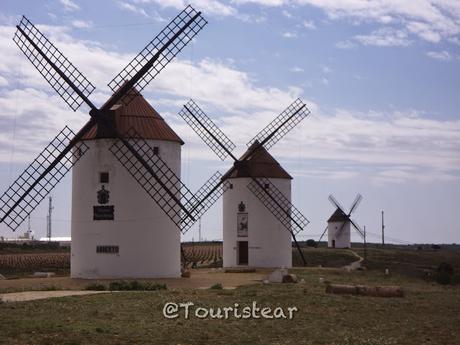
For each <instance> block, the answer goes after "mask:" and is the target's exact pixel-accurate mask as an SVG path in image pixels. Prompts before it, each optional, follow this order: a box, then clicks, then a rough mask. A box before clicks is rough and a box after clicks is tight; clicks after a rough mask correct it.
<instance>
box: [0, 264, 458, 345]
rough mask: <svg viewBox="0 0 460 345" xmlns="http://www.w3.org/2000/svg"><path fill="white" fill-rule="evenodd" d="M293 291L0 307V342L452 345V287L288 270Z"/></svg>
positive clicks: (130, 295)
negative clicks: (253, 310) (357, 288)
mask: <svg viewBox="0 0 460 345" xmlns="http://www.w3.org/2000/svg"><path fill="white" fill-rule="evenodd" d="M294 271H295V273H296V274H298V275H299V276H300V277H301V278H303V279H305V283H299V284H273V285H252V286H245V287H241V288H237V289H235V290H211V289H207V290H191V289H183V290H174V291H172V290H171V291H152V292H119V293H109V294H104V295H94V296H85V297H65V298H57V299H49V300H42V301H30V302H19V303H14V304H13V303H2V304H0V320H2V322H1V323H0V343H1V344H100V343H107V344H161V345H165V344H249V343H252V344H320V345H321V344H328V345H331V344H336V345H338V344H343V345H373V344H375V345H387V344H458V343H459V336H460V330H459V328H458V325H459V324H460V293H459V292H460V287H458V286H447V287H444V286H440V285H436V284H433V283H427V282H423V281H420V280H419V279H414V278H408V277H405V276H400V275H391V276H384V275H383V274H381V273H380V272H377V271H356V272H345V271H343V270H331V269H317V268H306V269H294ZM320 277H323V278H324V279H326V280H329V281H331V282H337V283H338V282H343V283H367V284H371V285H372V284H382V285H383V284H384V285H402V286H403V287H404V289H405V291H406V297H404V298H393V299H387V298H377V297H357V296H343V295H342V296H341V295H329V294H326V293H325V292H324V284H321V283H319V278H320ZM169 301H173V302H177V303H179V302H187V301H191V302H193V303H195V304H196V305H198V306H206V307H224V306H233V305H234V303H239V304H240V305H241V306H243V305H250V304H251V303H252V302H253V301H256V302H257V304H258V305H261V306H270V307H272V308H275V307H276V306H283V307H285V308H286V307H288V306H296V307H297V308H298V309H299V311H298V312H297V313H296V314H295V317H294V319H293V320H273V319H272V320H262V319H253V320H236V319H231V320H212V319H211V320H210V319H205V320H201V319H197V318H194V317H193V318H190V319H188V320H185V319H184V318H183V317H181V318H179V319H174V320H169V319H166V318H164V317H163V315H162V308H163V305H164V304H165V303H166V302H169Z"/></svg>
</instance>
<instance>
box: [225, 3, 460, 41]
mask: <svg viewBox="0 0 460 345" xmlns="http://www.w3.org/2000/svg"><path fill="white" fill-rule="evenodd" d="M234 2H235V3H238V4H243V3H256V4H259V5H262V6H271V7H273V6H283V5H297V6H313V7H316V8H319V9H321V10H323V11H324V12H325V13H326V15H327V16H328V17H329V18H330V19H332V20H341V19H344V18H349V19H352V20H356V21H358V22H363V21H365V22H376V23H381V24H388V23H392V24H396V23H397V24H398V25H399V26H400V30H403V31H406V30H408V31H409V32H411V33H413V34H415V35H417V36H418V37H420V38H421V39H423V40H426V41H429V42H438V41H440V40H442V39H450V38H453V37H455V36H458V35H459V34H460V2H459V1H458V0H418V1H395V0H375V1H366V0H340V1H334V0H234Z"/></svg>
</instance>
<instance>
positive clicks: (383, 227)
mask: <svg viewBox="0 0 460 345" xmlns="http://www.w3.org/2000/svg"><path fill="white" fill-rule="evenodd" d="M383 246H385V219H384V212H383V211H382V247H383Z"/></svg>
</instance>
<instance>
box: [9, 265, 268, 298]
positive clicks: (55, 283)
mask: <svg viewBox="0 0 460 345" xmlns="http://www.w3.org/2000/svg"><path fill="white" fill-rule="evenodd" d="M271 271H272V270H270V269H258V270H256V272H253V273H224V272H223V271H222V270H218V269H203V268H200V269H193V270H191V277H190V278H161V279H138V280H139V281H152V282H157V283H162V284H166V285H167V287H168V289H173V290H174V289H183V288H191V289H203V288H209V287H211V286H212V285H214V284H216V283H220V284H222V286H223V287H225V288H232V287H237V286H241V285H248V284H255V283H259V282H262V281H263V280H264V279H265V278H266V277H267V275H268V274H269V273H270V272H271ZM114 280H117V281H119V280H121V279H77V278H70V277H68V276H66V277H49V278H22V279H6V280H0V291H2V292H10V291H11V292H19V291H21V292H22V291H31V290H40V289H46V288H51V287H52V288H54V289H56V290H73V291H76V290H84V289H85V287H86V286H87V285H89V284H91V283H95V282H97V283H102V284H105V285H107V286H108V285H109V283H110V282H111V281H114ZM41 292H55V291H41Z"/></svg>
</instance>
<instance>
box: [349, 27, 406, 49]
mask: <svg viewBox="0 0 460 345" xmlns="http://www.w3.org/2000/svg"><path fill="white" fill-rule="evenodd" d="M354 39H355V40H356V41H358V42H360V43H361V44H363V45H366V46H368V45H373V46H380V47H391V46H408V45H410V44H411V41H410V40H409V39H408V37H407V33H406V32H404V31H401V30H395V29H392V28H388V27H385V28H380V29H378V30H376V31H373V32H372V33H371V34H369V35H356V36H355V37H354Z"/></svg>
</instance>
